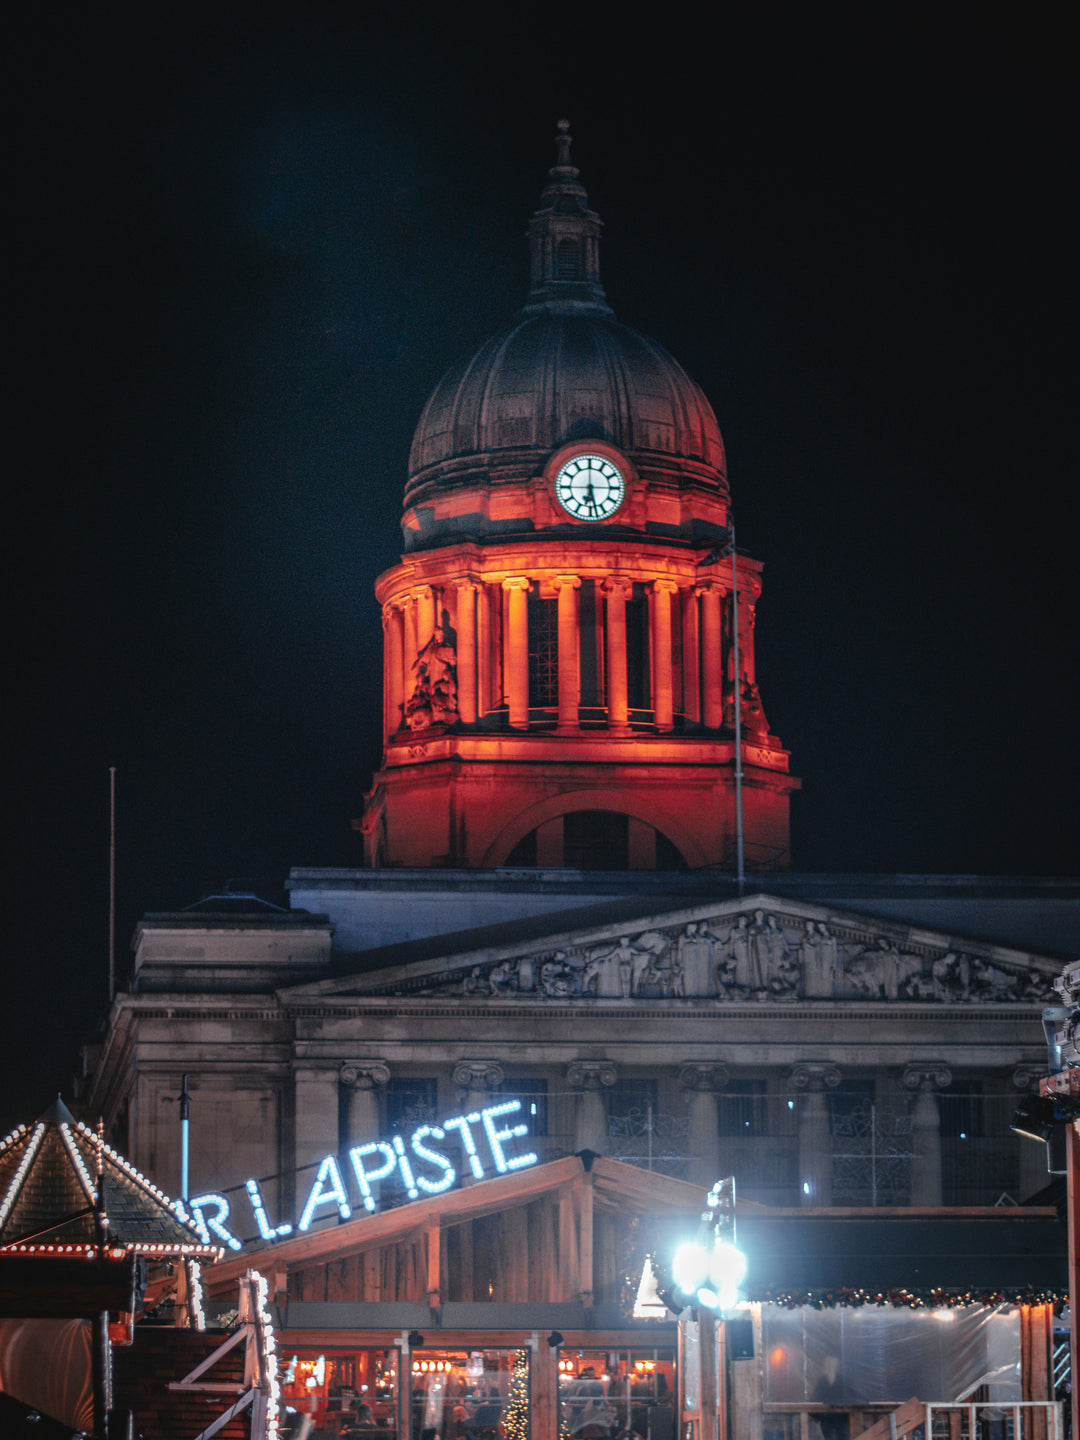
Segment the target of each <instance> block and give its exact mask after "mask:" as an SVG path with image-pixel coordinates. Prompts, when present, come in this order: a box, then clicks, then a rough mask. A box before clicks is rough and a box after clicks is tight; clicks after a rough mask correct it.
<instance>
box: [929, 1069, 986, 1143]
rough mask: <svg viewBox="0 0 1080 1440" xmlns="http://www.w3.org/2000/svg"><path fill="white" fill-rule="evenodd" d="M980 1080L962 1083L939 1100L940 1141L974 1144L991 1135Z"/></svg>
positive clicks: (965, 1080) (957, 1083)
mask: <svg viewBox="0 0 1080 1440" xmlns="http://www.w3.org/2000/svg"><path fill="white" fill-rule="evenodd" d="M986 1112H987V1104H986V1096H985V1095H984V1094H983V1087H982V1081H981V1080H968V1079H966V1078H965V1079H962V1080H959V1081H957V1082H955V1085H954V1087H953V1088H951V1089H949V1090H946V1091H945V1093H944V1094H943V1095H942V1097H941V1138H942V1139H943V1140H975V1139H981V1138H982V1137H983V1136H984V1135H988V1134H989V1133H990V1131H989V1127H988V1125H987V1113H986Z"/></svg>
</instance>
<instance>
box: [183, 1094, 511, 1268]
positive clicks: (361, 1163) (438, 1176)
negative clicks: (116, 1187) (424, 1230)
mask: <svg viewBox="0 0 1080 1440" xmlns="http://www.w3.org/2000/svg"><path fill="white" fill-rule="evenodd" d="M520 1109H521V1101H520V1100H504V1101H503V1102H502V1103H501V1104H500V1105H488V1106H487V1107H486V1109H484V1110H476V1111H473V1113H472V1114H470V1115H455V1116H454V1117H453V1118H452V1119H450V1120H443V1121H442V1122H441V1123H440V1124H438V1125H421V1126H420V1127H419V1128H418V1129H416V1130H414V1131H413V1132H412V1134H411V1135H410V1136H409V1137H408V1140H407V1141H406V1139H405V1138H404V1137H403V1136H401V1135H391V1136H390V1139H389V1140H372V1141H370V1142H369V1143H368V1144H366V1145H354V1146H353V1148H352V1149H351V1150H350V1151H349V1152H348V1155H347V1156H346V1159H347V1161H348V1164H347V1165H345V1166H342V1165H341V1164H339V1161H338V1157H337V1156H336V1155H325V1156H324V1157H323V1159H322V1160H321V1161H320V1162H319V1167H318V1170H317V1171H316V1174H315V1182H314V1184H313V1185H312V1187H311V1190H310V1192H309V1193H308V1197H307V1200H306V1202H305V1204H304V1208H303V1210H302V1211H301V1212H300V1219H299V1220H298V1221H297V1223H296V1229H297V1230H300V1231H304V1230H307V1229H308V1227H309V1226H310V1225H311V1224H312V1223H313V1222H314V1221H315V1220H322V1219H325V1218H326V1217H327V1216H328V1215H331V1214H332V1213H333V1212H334V1211H335V1210H336V1211H337V1214H338V1215H339V1217H340V1218H341V1219H342V1220H348V1219H349V1217H350V1216H351V1215H352V1213H353V1208H354V1207H353V1203H352V1200H351V1199H350V1195H349V1185H348V1183H347V1177H348V1180H349V1181H351V1183H352V1184H353V1185H354V1186H355V1188H356V1191H357V1192H358V1193H359V1196H360V1203H361V1204H362V1206H363V1208H364V1209H365V1210H368V1211H372V1210H375V1209H377V1208H378V1201H377V1200H376V1197H375V1192H374V1191H373V1190H372V1188H371V1187H372V1184H373V1182H375V1181H379V1180H385V1181H387V1182H389V1181H391V1179H392V1178H393V1177H394V1176H395V1175H396V1176H397V1177H398V1183H399V1184H400V1185H401V1186H402V1187H403V1188H404V1190H405V1193H406V1194H407V1195H408V1197H409V1199H410V1200H418V1199H419V1198H420V1196H421V1195H422V1194H423V1195H441V1194H442V1192H443V1191H444V1190H449V1189H450V1187H451V1185H453V1183H454V1181H455V1180H456V1179H457V1178H458V1172H457V1170H456V1169H455V1168H454V1164H453V1162H452V1161H451V1160H450V1158H449V1157H448V1156H447V1155H444V1154H443V1152H442V1151H441V1150H440V1149H439V1148H438V1147H439V1145H440V1144H441V1143H442V1142H444V1141H445V1140H446V1138H447V1135H448V1134H451V1133H452V1134H454V1135H455V1136H456V1137H457V1138H458V1139H459V1140H460V1142H461V1149H462V1154H463V1157H464V1161H463V1163H465V1164H467V1165H468V1167H469V1171H470V1173H471V1174H472V1175H473V1176H474V1178H475V1179H477V1180H482V1179H483V1178H484V1175H485V1174H487V1173H488V1171H486V1170H485V1168H484V1156H485V1153H486V1154H487V1155H490V1157H491V1159H490V1161H489V1169H490V1168H491V1167H493V1168H494V1170H495V1171H496V1173H497V1174H499V1175H505V1174H507V1172H508V1171H511V1170H521V1169H524V1167H525V1166H527V1165H535V1164H536V1162H537V1158H538V1157H537V1156H536V1154H535V1153H533V1152H532V1151H530V1152H529V1153H528V1154H527V1155H514V1154H512V1153H511V1151H510V1149H509V1146H510V1145H511V1143H512V1142H513V1141H515V1140H520V1139H521V1137H522V1136H523V1135H527V1134H528V1133H529V1127H528V1126H527V1125H522V1124H518V1125H505V1124H502V1123H500V1122H501V1121H502V1120H503V1118H504V1117H505V1116H507V1115H513V1114H514V1113H515V1112H516V1111H518V1110H520ZM478 1142H479V1143H478ZM244 1190H245V1192H246V1194H247V1197H248V1200H249V1201H250V1202H251V1209H252V1213H253V1214H254V1216H255V1224H256V1225H257V1226H258V1229H259V1235H260V1237H261V1238H262V1239H263V1240H265V1241H267V1242H272V1241H275V1240H281V1239H283V1238H284V1237H285V1236H286V1235H291V1234H292V1233H293V1227H292V1225H291V1224H289V1223H288V1222H286V1223H284V1224H281V1225H275V1224H274V1223H273V1221H272V1220H271V1219H270V1215H269V1212H268V1211H267V1208H266V1204H265V1202H264V1201H263V1197H262V1191H261V1190H260V1189H259V1182H258V1181H257V1180H247V1181H245V1183H244ZM176 1208H177V1210H178V1212H179V1213H180V1215H181V1216H183V1218H184V1219H185V1220H187V1219H190V1221H191V1223H192V1224H193V1225H194V1226H195V1229H196V1230H197V1231H198V1232H199V1236H200V1238H201V1239H202V1242H203V1244H204V1245H213V1244H214V1243H215V1242H220V1243H222V1244H224V1245H226V1246H228V1248H229V1249H230V1250H239V1249H240V1248H241V1245H242V1244H243V1242H242V1241H241V1240H240V1239H239V1238H238V1237H237V1236H236V1235H234V1234H233V1232H232V1231H231V1230H230V1229H229V1227H228V1225H227V1224H226V1223H225V1222H226V1221H227V1220H228V1218H229V1215H230V1211H231V1206H230V1204H229V1200H228V1198H227V1197H226V1196H224V1195H218V1194H207V1195H196V1196H194V1197H193V1198H192V1199H191V1200H189V1201H188V1202H187V1205H186V1206H185V1204H184V1202H183V1201H182V1200H177V1201H176ZM189 1211H190V1214H189Z"/></svg>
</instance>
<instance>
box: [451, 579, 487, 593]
mask: <svg viewBox="0 0 1080 1440" xmlns="http://www.w3.org/2000/svg"><path fill="white" fill-rule="evenodd" d="M451 584H452V585H453V587H454V589H455V590H463V591H469V590H472V591H474V592H475V591H477V590H479V589H480V581H479V580H478V579H477V578H476V577H475V576H474V575H463V576H462V577H461V579H460V580H453V581H451Z"/></svg>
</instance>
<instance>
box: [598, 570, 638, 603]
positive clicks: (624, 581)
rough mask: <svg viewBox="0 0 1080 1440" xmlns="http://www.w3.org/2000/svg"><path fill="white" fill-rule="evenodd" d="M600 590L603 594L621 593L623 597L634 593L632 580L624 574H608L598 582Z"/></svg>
mask: <svg viewBox="0 0 1080 1440" xmlns="http://www.w3.org/2000/svg"><path fill="white" fill-rule="evenodd" d="M600 590H601V593H602V594H604V595H622V596H623V598H624V599H625V598H626V596H627V595H632V594H633V593H634V582H633V581H632V580H631V579H629V578H628V577H627V576H625V575H609V576H608V577H607V579H606V580H602V581H601V582H600Z"/></svg>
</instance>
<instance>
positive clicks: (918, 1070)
mask: <svg viewBox="0 0 1080 1440" xmlns="http://www.w3.org/2000/svg"><path fill="white" fill-rule="evenodd" d="M952 1078H953V1077H952V1071H951V1070H950V1069H949V1067H948V1065H946V1064H945V1062H944V1061H943V1060H942V1061H937V1060H931V1061H927V1060H923V1061H920V1062H919V1063H918V1064H914V1065H905V1066H904V1071H903V1074H902V1075H901V1076H900V1084H901V1086H902V1087H903V1089H905V1090H927V1091H933V1090H947V1089H948V1088H949V1086H950V1085H951V1084H952Z"/></svg>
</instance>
